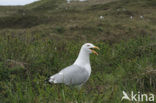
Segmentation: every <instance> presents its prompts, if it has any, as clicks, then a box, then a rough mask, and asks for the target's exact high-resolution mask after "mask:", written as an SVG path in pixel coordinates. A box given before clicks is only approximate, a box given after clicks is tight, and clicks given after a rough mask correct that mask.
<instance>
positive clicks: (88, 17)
mask: <svg viewBox="0 0 156 103" xmlns="http://www.w3.org/2000/svg"><path fill="white" fill-rule="evenodd" d="M51 5H52V6H51ZM0 8H3V9H0V13H1V14H3V16H0V29H1V30H0V93H1V94H0V102H2V103H62V102H63V103H95V102H97V103H108V102H109V103H121V97H122V91H123V90H125V91H127V92H130V91H134V92H135V93H137V92H138V91H140V92H142V93H154V94H155V95H156V92H155V91H156V79H155V78H156V72H155V68H156V38H155V33H156V31H155V28H156V27H155V23H156V22H155V18H156V13H155V9H156V8H155V1H154V0H124V1H123V0H120V1H113V2H110V3H105V2H103V1H101V2H100V1H98V0H97V1H96V0H92V1H91V0H90V1H89V2H85V3H78V2H73V3H71V4H66V3H65V1H61V0H58V1H55V0H41V1H40V2H36V3H34V4H30V5H26V6H24V7H0ZM9 8H14V10H13V14H12V9H9ZM5 10H6V11H8V14H7V15H4V14H5V12H4V11H5ZM125 10H126V11H125ZM15 14H16V15H15ZM23 14H24V15H23ZM101 15H102V16H104V19H102V20H101V19H99V16H101ZM141 15H143V16H144V18H143V19H141V18H140V16H141ZM130 16H133V17H134V18H133V19H130V18H129V17H130ZM85 42H92V43H94V44H95V45H97V46H99V47H100V48H101V50H100V51H99V56H94V55H91V65H92V74H91V77H90V79H89V80H88V81H87V83H86V84H85V85H84V86H83V87H82V89H81V90H80V91H79V90H77V89H75V88H72V87H68V86H65V85H63V84H61V85H51V84H49V83H47V82H46V80H47V78H48V77H49V76H50V75H52V74H54V73H56V72H58V71H59V70H61V69H62V68H64V67H66V66H68V65H71V64H72V63H73V62H74V60H75V59H76V57H77V55H78V52H79V49H80V47H81V45H82V44H83V43H85ZM123 102H124V103H130V102H128V101H126V100H125V101H123Z"/></svg>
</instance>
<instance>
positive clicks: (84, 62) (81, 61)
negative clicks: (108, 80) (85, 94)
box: [74, 48, 91, 74]
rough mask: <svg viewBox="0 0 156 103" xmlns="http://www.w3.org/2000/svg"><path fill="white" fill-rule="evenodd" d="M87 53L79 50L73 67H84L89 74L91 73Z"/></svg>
mask: <svg viewBox="0 0 156 103" xmlns="http://www.w3.org/2000/svg"><path fill="white" fill-rule="evenodd" d="M89 55H90V54H89V53H88V52H86V51H85V50H84V49H83V48H81V50H80V52H79V55H78V57H77V59H76V61H75V62H74V65H78V66H80V67H84V68H85V69H86V70H87V71H88V72H89V74H90V73H91V67H90V59H89Z"/></svg>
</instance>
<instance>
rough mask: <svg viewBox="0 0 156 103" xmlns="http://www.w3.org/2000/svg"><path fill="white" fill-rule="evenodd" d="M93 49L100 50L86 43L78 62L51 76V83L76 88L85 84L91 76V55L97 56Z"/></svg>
mask: <svg viewBox="0 0 156 103" xmlns="http://www.w3.org/2000/svg"><path fill="white" fill-rule="evenodd" d="M93 48H96V49H99V48H98V47H96V46H94V45H93V44H91V43H85V44H84V45H83V46H82V47H81V50H80V52H79V55H78V57H77V59H76V61H75V62H74V63H73V64H72V65H70V66H68V67H66V68H64V69H62V70H61V71H60V72H59V73H57V74H55V75H53V76H51V77H50V79H49V82H50V83H55V84H56V83H64V84H66V85H76V86H81V85H82V84H84V83H85V82H86V81H87V80H88V79H89V77H90V74H91V66H90V59H89V55H90V54H91V53H94V54H97V52H96V51H94V50H93Z"/></svg>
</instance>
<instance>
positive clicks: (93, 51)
mask: <svg viewBox="0 0 156 103" xmlns="http://www.w3.org/2000/svg"><path fill="white" fill-rule="evenodd" d="M93 48H94V49H98V50H100V48H99V47H97V46H95V47H93ZM91 51H92V53H94V54H96V55H99V54H98V53H97V52H96V51H95V50H92V49H91Z"/></svg>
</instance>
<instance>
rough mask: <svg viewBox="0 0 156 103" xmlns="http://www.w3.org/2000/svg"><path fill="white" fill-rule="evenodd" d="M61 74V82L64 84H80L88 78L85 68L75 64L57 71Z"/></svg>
mask: <svg viewBox="0 0 156 103" xmlns="http://www.w3.org/2000/svg"><path fill="white" fill-rule="evenodd" d="M59 74H60V75H62V83H65V84H66V85H80V84H82V83H85V82H86V81H87V80H88V78H89V73H88V72H87V71H86V69H85V68H82V67H79V66H77V65H71V66H69V67H67V68H65V69H63V70H61V71H60V72H59Z"/></svg>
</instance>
